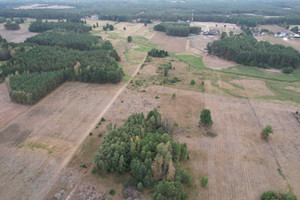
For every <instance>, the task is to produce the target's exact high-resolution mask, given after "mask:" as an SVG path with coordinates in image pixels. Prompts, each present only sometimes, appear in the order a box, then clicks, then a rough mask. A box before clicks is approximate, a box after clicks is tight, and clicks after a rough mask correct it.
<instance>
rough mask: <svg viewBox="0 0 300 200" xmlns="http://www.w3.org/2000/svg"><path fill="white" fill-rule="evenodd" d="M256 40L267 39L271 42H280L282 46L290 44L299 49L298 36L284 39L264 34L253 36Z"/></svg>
mask: <svg viewBox="0 0 300 200" xmlns="http://www.w3.org/2000/svg"><path fill="white" fill-rule="evenodd" d="M255 38H256V39H257V40H258V41H268V42H270V43H271V44H282V45H284V46H291V47H293V48H295V49H296V50H298V51H300V39H299V38H291V39H287V40H284V39H283V38H277V37H274V36H272V35H264V36H257V37H255Z"/></svg>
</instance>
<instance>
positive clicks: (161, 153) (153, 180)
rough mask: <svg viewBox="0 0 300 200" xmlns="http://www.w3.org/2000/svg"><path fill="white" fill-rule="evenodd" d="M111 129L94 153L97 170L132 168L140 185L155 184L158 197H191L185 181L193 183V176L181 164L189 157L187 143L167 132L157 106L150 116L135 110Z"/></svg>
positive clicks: (149, 185)
mask: <svg viewBox="0 0 300 200" xmlns="http://www.w3.org/2000/svg"><path fill="white" fill-rule="evenodd" d="M108 130H109V132H108V133H107V134H106V136H105V138H104V140H103V142H102V145H101V146H100V147H99V149H98V152H97V153H96V154H95V156H94V167H95V170H96V171H102V172H105V173H107V172H115V173H118V174H123V173H125V172H129V173H130V174H131V176H132V177H133V178H134V181H133V182H132V183H131V184H133V185H134V186H136V187H138V188H139V189H143V188H152V187H153V186H155V188H154V195H153V199H155V200H161V199H179V200H181V199H186V198H187V194H186V193H185V190H184V187H183V185H186V186H191V184H192V177H191V175H190V174H188V173H187V172H186V171H185V170H183V169H181V168H180V161H184V160H187V159H188V158H189V155H188V151H187V145H186V144H180V143H177V142H174V141H173V139H172V138H171V137H170V136H169V135H168V134H166V131H165V130H164V126H163V125H162V119H161V114H160V113H159V112H158V111H157V110H156V109H155V110H152V111H150V112H149V113H148V115H147V117H144V114H143V113H140V114H133V115H131V116H130V117H129V118H128V119H127V120H126V122H125V123H124V125H123V126H121V127H119V128H116V126H115V127H114V128H112V126H110V127H109V128H108Z"/></svg>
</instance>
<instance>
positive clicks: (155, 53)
mask: <svg viewBox="0 0 300 200" xmlns="http://www.w3.org/2000/svg"><path fill="white" fill-rule="evenodd" d="M148 56H152V57H158V58H164V57H166V56H169V53H168V51H165V50H159V49H151V51H149V52H148Z"/></svg>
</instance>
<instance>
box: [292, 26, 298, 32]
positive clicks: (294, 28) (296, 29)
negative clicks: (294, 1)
mask: <svg viewBox="0 0 300 200" xmlns="http://www.w3.org/2000/svg"><path fill="white" fill-rule="evenodd" d="M291 31H293V32H294V33H298V32H299V27H298V26H294V27H293V28H291Z"/></svg>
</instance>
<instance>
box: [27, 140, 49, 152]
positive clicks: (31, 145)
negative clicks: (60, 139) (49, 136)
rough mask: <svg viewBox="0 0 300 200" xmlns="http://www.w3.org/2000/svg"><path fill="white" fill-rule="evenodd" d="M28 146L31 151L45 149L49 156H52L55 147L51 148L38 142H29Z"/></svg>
mask: <svg viewBox="0 0 300 200" xmlns="http://www.w3.org/2000/svg"><path fill="white" fill-rule="evenodd" d="M26 146H27V147H28V148H30V149H32V150H33V149H43V150H46V151H47V153H48V154H52V153H53V149H54V146H53V147H50V146H48V145H45V144H42V143H39V142H38V141H35V142H29V143H27V144H26Z"/></svg>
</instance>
